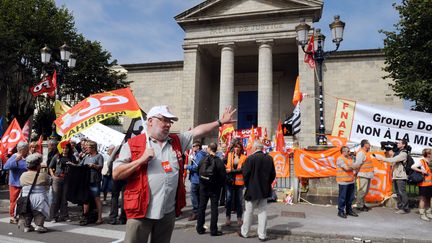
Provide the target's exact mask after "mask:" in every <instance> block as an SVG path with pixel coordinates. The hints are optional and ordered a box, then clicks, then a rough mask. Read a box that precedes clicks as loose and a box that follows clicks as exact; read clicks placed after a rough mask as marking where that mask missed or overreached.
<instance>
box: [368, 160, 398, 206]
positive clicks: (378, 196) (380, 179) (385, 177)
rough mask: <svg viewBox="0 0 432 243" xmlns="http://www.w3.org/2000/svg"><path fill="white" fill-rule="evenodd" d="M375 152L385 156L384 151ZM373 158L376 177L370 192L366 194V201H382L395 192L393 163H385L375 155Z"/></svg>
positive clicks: (371, 184) (372, 181)
mask: <svg viewBox="0 0 432 243" xmlns="http://www.w3.org/2000/svg"><path fill="white" fill-rule="evenodd" d="M374 154H381V155H383V156H384V152H375V153H374ZM371 158H372V164H373V167H374V178H373V179H372V180H371V183H370V187H369V192H368V194H366V197H365V201H366V202H370V203H381V202H382V201H384V200H385V199H386V198H388V197H390V196H391V195H392V194H393V192H392V169H391V164H389V163H383V162H382V161H379V160H377V159H375V158H374V157H371Z"/></svg>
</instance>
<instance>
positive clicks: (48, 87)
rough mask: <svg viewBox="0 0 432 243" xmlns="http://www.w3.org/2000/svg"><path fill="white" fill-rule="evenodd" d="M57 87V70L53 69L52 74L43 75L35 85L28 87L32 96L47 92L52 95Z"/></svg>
mask: <svg viewBox="0 0 432 243" xmlns="http://www.w3.org/2000/svg"><path fill="white" fill-rule="evenodd" d="M56 87H57V72H56V71H54V73H53V75H52V76H45V77H44V79H43V80H42V81H41V82H40V83H38V84H36V85H35V86H33V87H31V88H30V93H32V95H33V96H34V97H36V96H38V95H40V94H43V93H46V92H49V94H50V95H52V94H53V93H54V92H55V90H56Z"/></svg>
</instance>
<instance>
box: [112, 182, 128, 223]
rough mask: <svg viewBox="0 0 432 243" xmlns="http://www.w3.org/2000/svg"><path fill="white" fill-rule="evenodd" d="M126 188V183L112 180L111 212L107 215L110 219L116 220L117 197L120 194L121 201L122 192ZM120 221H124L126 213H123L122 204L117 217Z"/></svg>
mask: <svg viewBox="0 0 432 243" xmlns="http://www.w3.org/2000/svg"><path fill="white" fill-rule="evenodd" d="M125 187H126V181H123V180H118V181H117V180H113V184H112V192H111V211H110V214H109V218H110V219H117V216H118V208H119V197H120V193H121V196H122V199H123V192H124V189H125ZM119 220H120V221H126V213H125V211H124V207H123V202H122V203H121V213H120V217H119Z"/></svg>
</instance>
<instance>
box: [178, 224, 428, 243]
mask: <svg viewBox="0 0 432 243" xmlns="http://www.w3.org/2000/svg"><path fill="white" fill-rule="evenodd" d="M195 225H196V221H192V222H188V221H186V222H184V221H177V222H176V223H175V227H174V228H175V229H190V228H195ZM226 227H227V226H225V225H224V224H222V223H218V228H220V229H222V231H223V229H224V228H226ZM230 229H232V232H231V231H228V232H226V233H227V234H230V233H236V231H237V230H238V227H231V228H230ZM256 230H257V226H252V227H251V232H256ZM267 233H268V234H269V235H270V238H278V239H280V238H283V239H284V240H290V241H294V242H332V243H333V242H341V243H342V242H343V243H345V242H359V243H360V242H371V243H372V242H373V243H376V242H390V243H397V242H404V243H423V242H424V243H426V242H429V243H430V242H431V241H430V240H420V239H407V238H384V237H377V236H370V235H361V236H359V235H350V234H325V233H315V232H305V231H294V232H293V231H291V230H275V229H268V230H267Z"/></svg>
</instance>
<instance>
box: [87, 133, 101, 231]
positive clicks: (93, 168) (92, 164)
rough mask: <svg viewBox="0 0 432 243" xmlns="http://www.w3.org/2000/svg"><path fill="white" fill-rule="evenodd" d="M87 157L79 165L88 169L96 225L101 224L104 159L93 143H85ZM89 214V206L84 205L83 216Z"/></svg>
mask: <svg viewBox="0 0 432 243" xmlns="http://www.w3.org/2000/svg"><path fill="white" fill-rule="evenodd" d="M86 152H87V156H85V157H84V159H83V160H82V162H81V165H84V166H88V167H89V168H90V192H91V195H92V197H93V198H94V200H95V204H96V208H97V210H98V220H97V221H96V224H102V223H103V220H102V201H101V199H100V193H101V181H102V174H101V171H102V167H103V163H104V159H103V157H102V155H101V154H99V153H98V151H97V143H96V142H94V141H90V140H89V141H87V143H86ZM88 212H89V205H88V204H84V215H87V214H88Z"/></svg>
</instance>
